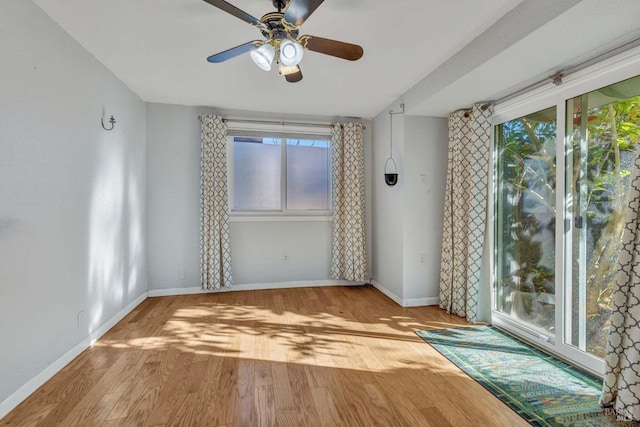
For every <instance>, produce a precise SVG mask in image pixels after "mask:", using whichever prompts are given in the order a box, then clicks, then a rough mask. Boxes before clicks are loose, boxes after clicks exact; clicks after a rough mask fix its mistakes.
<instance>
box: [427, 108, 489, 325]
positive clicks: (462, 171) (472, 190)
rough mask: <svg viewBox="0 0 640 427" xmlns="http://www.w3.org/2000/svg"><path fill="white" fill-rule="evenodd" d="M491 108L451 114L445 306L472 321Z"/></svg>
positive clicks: (442, 282)
mask: <svg viewBox="0 0 640 427" xmlns="http://www.w3.org/2000/svg"><path fill="white" fill-rule="evenodd" d="M482 107H484V109H483V108H482ZM491 114H492V110H491V108H490V107H488V108H487V105H484V106H480V105H475V106H474V107H473V108H472V109H471V110H470V111H469V112H465V111H456V112H455V113H453V114H451V116H450V117H449V159H448V168H447V170H448V172H447V189H446V195H445V206H444V233H443V237H442V259H441V263H440V307H441V308H443V309H445V310H447V312H449V313H454V314H457V315H458V316H461V317H466V318H467V320H468V321H469V322H472V323H474V322H475V321H476V312H477V305H478V289H479V287H480V277H481V275H480V267H481V261H482V247H483V243H484V229H485V216H486V206H487V188H488V182H487V176H488V166H489V145H490V139H491Z"/></svg>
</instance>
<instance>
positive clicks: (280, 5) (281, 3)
mask: <svg viewBox="0 0 640 427" xmlns="http://www.w3.org/2000/svg"><path fill="white" fill-rule="evenodd" d="M286 5H287V2H286V1H285V0H273V7H275V8H276V9H278V13H282V9H284V8H285V6H286Z"/></svg>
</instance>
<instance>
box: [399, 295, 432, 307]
mask: <svg viewBox="0 0 640 427" xmlns="http://www.w3.org/2000/svg"><path fill="white" fill-rule="evenodd" d="M438 304H440V298H438V297H431V298H409V299H406V300H403V304H402V306H403V307H423V306H425V305H438Z"/></svg>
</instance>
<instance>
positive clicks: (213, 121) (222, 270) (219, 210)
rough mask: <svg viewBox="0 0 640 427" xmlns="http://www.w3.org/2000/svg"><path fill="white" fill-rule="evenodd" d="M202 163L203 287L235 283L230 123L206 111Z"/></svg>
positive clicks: (202, 119)
mask: <svg viewBox="0 0 640 427" xmlns="http://www.w3.org/2000/svg"><path fill="white" fill-rule="evenodd" d="M200 122H201V124H202V159H201V163H200V277H201V279H200V280H201V282H202V288H203V289H220V287H222V286H225V287H230V286H231V285H232V284H233V276H232V274H231V240H230V233H229V195H228V190H227V188H228V187H227V124H226V123H225V122H224V121H223V120H222V118H221V117H218V116H213V115H210V114H205V115H203V116H201V117H200Z"/></svg>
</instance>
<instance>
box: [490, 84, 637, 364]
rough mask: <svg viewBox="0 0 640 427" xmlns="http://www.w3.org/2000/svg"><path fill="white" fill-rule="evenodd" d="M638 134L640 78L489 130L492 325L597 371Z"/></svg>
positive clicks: (600, 362)
mask: <svg viewBox="0 0 640 427" xmlns="http://www.w3.org/2000/svg"><path fill="white" fill-rule="evenodd" d="M559 123H560V124H561V126H558V124H559ZM639 139H640V76H638V77H635V78H632V79H628V80H624V81H621V82H618V83H615V84H612V85H609V86H606V87H603V88H600V89H598V90H595V91H592V92H588V93H585V94H583V95H580V96H575V97H571V98H570V99H565V100H564V101H562V103H559V104H556V105H555V106H550V107H548V108H544V109H540V110H538V111H534V112H531V113H529V114H526V115H521V116H519V117H516V118H513V119H510V120H505V121H502V122H501V123H498V124H497V126H496V127H495V129H494V148H495V152H494V178H495V180H494V187H493V191H494V206H493V212H494V217H495V220H494V223H493V227H494V228H493V231H494V232H493V241H494V245H493V260H494V262H493V286H494V289H493V290H494V292H493V310H494V311H493V313H494V314H493V318H494V323H496V324H498V325H501V326H505V327H507V328H508V329H510V330H511V331H512V332H515V333H518V334H522V335H523V337H524V338H528V339H531V340H532V341H534V342H535V343H536V344H540V345H541V346H543V347H546V348H547V349H549V350H551V351H555V352H557V353H559V354H560V355H562V356H564V357H566V358H568V359H571V360H574V361H576V362H577V363H578V364H581V365H583V366H584V367H586V368H588V369H590V370H592V371H594V372H601V370H602V366H603V363H602V358H603V357H604V351H605V347H606V337H607V332H608V327H609V318H610V316H611V302H612V301H611V295H612V291H613V285H614V281H615V275H616V262H617V260H618V255H619V252H620V241H621V238H622V233H623V231H624V224H625V215H626V210H627V205H628V191H627V190H628V187H629V181H630V174H631V167H632V166H633V160H634V155H635V154H634V150H635V147H636V144H638V143H639ZM560 178H562V179H560Z"/></svg>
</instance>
